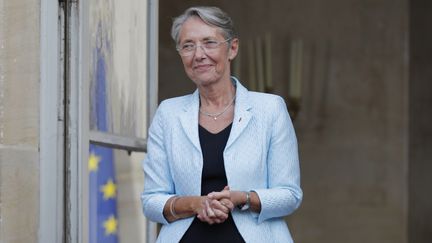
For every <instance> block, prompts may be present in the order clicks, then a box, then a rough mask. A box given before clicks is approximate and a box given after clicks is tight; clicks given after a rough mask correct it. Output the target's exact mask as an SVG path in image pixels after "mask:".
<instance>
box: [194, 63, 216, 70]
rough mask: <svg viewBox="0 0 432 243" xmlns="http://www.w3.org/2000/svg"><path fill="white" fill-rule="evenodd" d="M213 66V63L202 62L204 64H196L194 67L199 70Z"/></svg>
mask: <svg viewBox="0 0 432 243" xmlns="http://www.w3.org/2000/svg"><path fill="white" fill-rule="evenodd" d="M212 66H213V65H211V64H202V65H197V66H195V67H194V69H195V70H197V71H205V70H207V69H209V68H211V67H212Z"/></svg>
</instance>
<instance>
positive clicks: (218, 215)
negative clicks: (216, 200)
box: [213, 209, 228, 221]
mask: <svg viewBox="0 0 432 243" xmlns="http://www.w3.org/2000/svg"><path fill="white" fill-rule="evenodd" d="M213 211H214V213H215V216H216V218H215V219H218V220H224V221H225V220H226V219H227V218H228V213H225V212H223V211H221V210H217V209H215V210H213Z"/></svg>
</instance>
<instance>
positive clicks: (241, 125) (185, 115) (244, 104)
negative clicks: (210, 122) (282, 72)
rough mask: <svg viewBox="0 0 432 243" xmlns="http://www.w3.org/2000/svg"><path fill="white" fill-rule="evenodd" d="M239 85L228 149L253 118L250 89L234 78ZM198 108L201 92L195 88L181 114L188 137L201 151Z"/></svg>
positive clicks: (226, 147) (181, 120) (181, 121)
mask: <svg viewBox="0 0 432 243" xmlns="http://www.w3.org/2000/svg"><path fill="white" fill-rule="evenodd" d="M233 79H234V81H235V83H236V86H237V90H236V100H235V109H234V119H233V124H232V129H231V134H230V136H229V138H228V142H227V145H226V146H225V149H228V148H229V147H230V146H231V145H232V144H233V143H234V142H235V141H236V140H237V138H238V137H239V136H240V135H241V134H242V132H243V131H244V129H245V128H246V127H247V125H248V124H249V121H250V120H251V118H252V113H251V111H250V110H251V109H252V106H251V102H250V101H249V97H248V92H249V91H248V90H247V89H246V88H245V87H243V86H242V85H241V84H240V82H239V81H238V80H237V79H236V78H234V77H233ZM198 110H199V92H198V90H195V92H194V93H193V94H192V96H191V98H190V102H187V103H186V105H185V106H184V107H183V112H182V113H181V114H180V123H181V125H182V127H183V130H184V131H185V133H186V135H187V137H188V138H189V140H190V141H191V142H192V144H193V145H194V147H195V148H196V149H197V150H198V151H199V152H200V153H201V145H200V142H199V135H198V120H199V119H198Z"/></svg>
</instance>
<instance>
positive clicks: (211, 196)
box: [207, 190, 231, 200]
mask: <svg viewBox="0 0 432 243" xmlns="http://www.w3.org/2000/svg"><path fill="white" fill-rule="evenodd" d="M207 196H208V197H209V199H216V200H221V199H223V198H227V199H230V196H231V195H230V191H229V190H223V191H220V192H211V193H209V194H208V195H207Z"/></svg>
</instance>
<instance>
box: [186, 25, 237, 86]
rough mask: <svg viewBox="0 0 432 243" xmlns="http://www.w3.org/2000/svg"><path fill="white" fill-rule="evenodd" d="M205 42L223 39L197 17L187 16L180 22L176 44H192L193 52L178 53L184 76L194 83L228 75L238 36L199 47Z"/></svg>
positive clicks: (206, 82) (216, 29) (219, 31)
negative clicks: (227, 40) (180, 54)
mask: <svg viewBox="0 0 432 243" xmlns="http://www.w3.org/2000/svg"><path fill="white" fill-rule="evenodd" d="M208 41H218V42H223V41H225V39H224V36H223V35H222V34H221V30H220V29H219V28H217V27H213V26H210V25H207V24H206V23H204V22H203V21H202V20H201V19H200V18H198V17H191V18H189V19H188V20H186V22H184V23H183V25H182V27H181V30H180V34H179V44H178V46H179V47H180V48H181V47H183V46H185V45H188V44H194V45H195V46H197V47H196V49H195V51H194V52H193V53H192V54H190V55H189V56H181V59H182V62H183V66H184V69H185V71H186V74H187V75H188V77H189V78H190V79H191V80H192V81H194V82H195V84H196V85H198V86H201V85H203V86H206V85H209V84H212V83H215V82H218V81H219V80H221V79H224V78H228V80H229V78H230V60H233V59H234V57H235V56H236V55H237V50H238V39H233V40H231V45H230V44H229V43H228V42H223V43H221V44H220V45H219V46H218V47H217V48H215V49H211V50H207V51H205V50H204V49H203V48H201V47H200V46H201V45H202V44H203V43H204V42H208Z"/></svg>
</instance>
